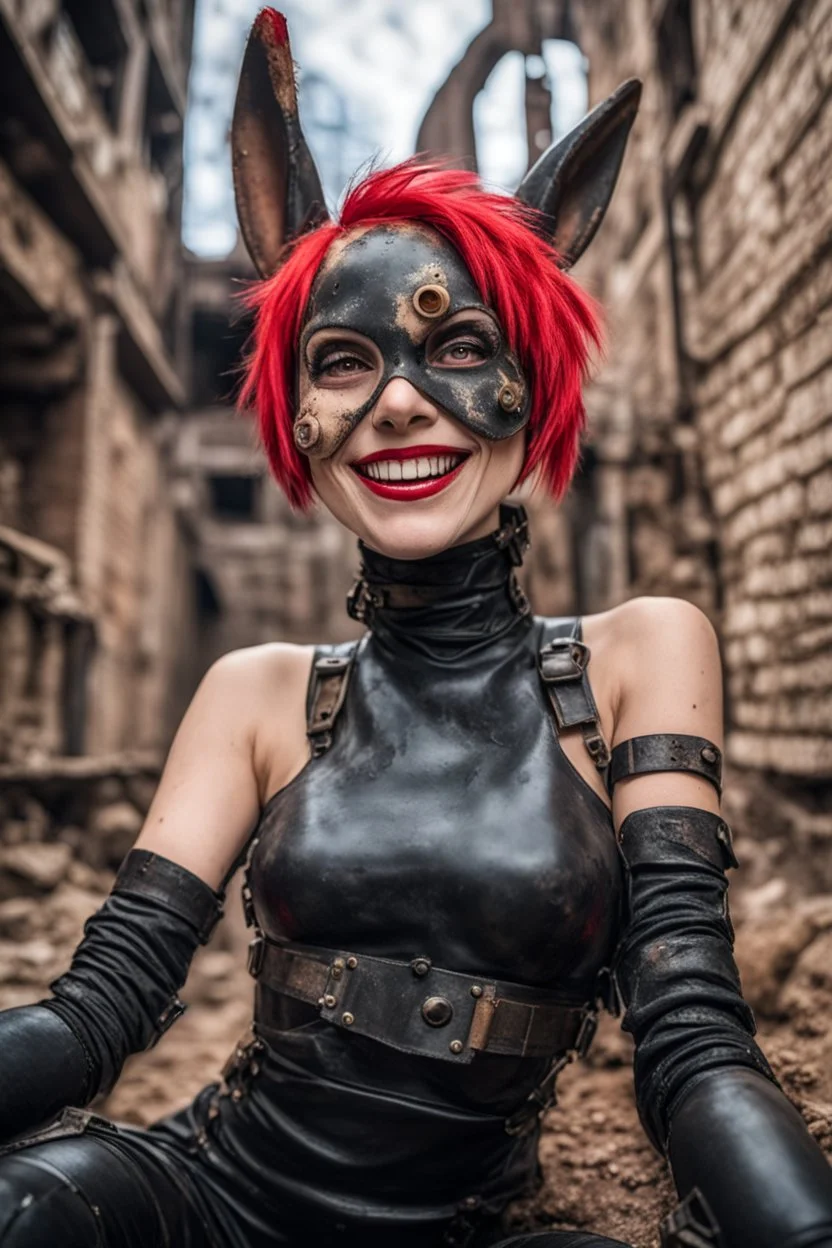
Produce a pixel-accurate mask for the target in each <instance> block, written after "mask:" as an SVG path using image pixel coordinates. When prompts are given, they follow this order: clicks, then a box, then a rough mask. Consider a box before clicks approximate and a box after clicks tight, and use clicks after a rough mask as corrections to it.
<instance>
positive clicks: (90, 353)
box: [0, 0, 194, 771]
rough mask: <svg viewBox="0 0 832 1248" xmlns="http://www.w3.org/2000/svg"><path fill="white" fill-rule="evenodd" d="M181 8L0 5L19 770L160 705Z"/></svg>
mask: <svg viewBox="0 0 832 1248" xmlns="http://www.w3.org/2000/svg"><path fill="white" fill-rule="evenodd" d="M192 18H193V5H192V3H190V2H189V0H178V2H176V3H168V4H165V5H162V4H161V3H152V4H151V3H147V4H139V3H137V2H135V0H128V2H120V3H116V2H115V0H101V3H98V4H95V5H90V4H87V3H85V2H84V0H66V2H65V3H60V2H59V0H40V2H39V3H32V0H3V3H2V4H0V66H1V67H2V74H0V95H1V96H2V99H0V110H1V111H2V122H0V196H2V209H0V268H2V285H0V404H1V405H2V417H1V418H0V526H2V527H0V652H1V653H2V664H3V673H2V682H0V690H2V693H0V698H1V699H2V703H1V704H0V733H2V736H0V764H3V763H4V764H6V765H15V766H17V767H19V768H23V769H24V770H25V769H26V768H27V767H31V768H35V769H37V768H38V767H42V766H43V764H44V760H46V759H50V758H57V759H67V758H73V757H79V756H83V755H93V756H101V755H108V756H112V755H121V754H122V753H123V752H124V751H135V750H137V749H139V750H153V749H154V748H155V747H158V746H159V745H161V744H162V743H163V742H165V741H166V740H167V738H168V735H169V732H170V728H171V724H172V721H173V720H174V718H175V717H176V716H177V715H178V713H179V710H180V707H181V689H180V683H181V680H182V678H183V676H184V669H183V660H184V659H185V657H186V655H187V637H188V634H189V631H190V629H191V619H192V616H193V612H194V594H193V587H192V584H191V581H190V576H189V560H190V555H189V549H188V539H187V536H186V534H185V533H184V531H183V529H182V526H181V525H180V523H179V521H178V519H177V516H176V514H175V511H174V508H173V505H172V503H171V501H170V499H169V497H168V491H167V489H166V488H165V482H164V474H163V465H162V457H161V448H160V444H159V436H158V435H159V427H160V426H159V421H160V416H161V414H163V413H165V412H169V411H171V410H176V409H178V408H181V406H182V404H183V402H184V399H185V392H184V390H183V386H182V382H181V379H180V373H181V364H180V355H181V349H182V344H181V342H180V341H179V340H178V329H179V324H180V321H179V300H180V291H181V274H182V266H181V259H180V255H181V248H180V242H179V227H180V209H181V188H182V125H183V118H184V111H185V99H186V78H187V67H188V62H189V58H190V44H191V26H192ZM185 679H186V683H187V678H185ZM58 770H60V766H58ZM69 770H70V771H71V770H72V767H71V766H70V767H69Z"/></svg>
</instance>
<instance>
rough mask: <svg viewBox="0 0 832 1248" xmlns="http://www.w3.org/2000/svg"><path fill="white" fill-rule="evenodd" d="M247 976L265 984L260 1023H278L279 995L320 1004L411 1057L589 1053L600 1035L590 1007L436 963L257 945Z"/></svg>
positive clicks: (333, 1017) (337, 1019) (329, 1017)
mask: <svg viewBox="0 0 832 1248" xmlns="http://www.w3.org/2000/svg"><path fill="white" fill-rule="evenodd" d="M249 970H250V971H251V973H252V974H253V975H254V976H255V978H256V979H257V981H258V992H257V1003H256V1008H255V1021H256V1022H257V1024H258V1026H259V1027H262V1028H266V1029H268V1028H269V1026H270V1025H276V1022H275V1020H276V1016H277V1003H276V1002H275V1000H274V997H273V995H272V994H273V993H275V992H276V993H281V994H283V995H285V996H288V997H292V998H294V999H295V1000H298V1001H305V1002H307V1004H309V1005H314V1006H316V1007H317V1008H318V1012H319V1014H320V1017H321V1018H323V1019H325V1020H326V1021H327V1022H329V1023H333V1024H334V1025H335V1026H336V1027H343V1028H345V1029H348V1030H350V1031H353V1032H357V1033H358V1034H359V1035H362V1036H369V1037H370V1038H371V1039H373V1040H378V1041H380V1042H381V1043H382V1044H388V1045H390V1046H391V1047H392V1048H394V1049H400V1050H401V1051H402V1052H405V1053H415V1054H419V1055H421V1056H423V1057H434V1058H441V1059H443V1060H444V1061H449V1062H457V1063H461V1064H463V1065H464V1064H467V1063H468V1062H470V1061H471V1060H472V1058H473V1056H474V1054H475V1053H498V1054H502V1055H504V1056H508V1057H550V1058H551V1057H553V1056H554V1055H555V1054H557V1053H565V1052H569V1051H573V1052H575V1053H577V1054H583V1053H585V1052H586V1050H587V1048H588V1047H589V1044H590V1042H591V1040H592V1035H593V1033H594V1030H595V1009H594V1004H593V1002H592V1000H591V997H592V993H591V992H590V993H588V998H590V999H589V1000H588V1001H586V1002H583V1003H579V1002H577V1001H576V1000H575V999H574V997H573V998H568V997H566V996H565V995H564V994H559V993H556V992H547V991H545V990H543V989H539V988H531V987H528V986H526V985H522V984H511V983H506V982H504V981H501V980H494V979H489V978H488V977H485V976H477V975H463V974H460V973H459V972H457V971H446V970H442V969H440V968H439V967H436V966H433V965H432V963H431V961H430V959H429V958H424V957H420V958H414V959H413V960H412V961H411V962H398V961H395V960H393V959H391V958H377V957H369V956H368V955H366V954H355V953H346V952H343V951H339V950H331V949H321V948H318V947H314V948H313V947H301V946H298V945H277V944H274V943H273V942H272V941H269V940H267V939H266V938H265V937H262V936H258V937H257V938H256V939H255V940H253V941H252V943H251V947H250V954H249Z"/></svg>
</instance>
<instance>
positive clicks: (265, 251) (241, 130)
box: [231, 9, 329, 277]
mask: <svg viewBox="0 0 832 1248" xmlns="http://www.w3.org/2000/svg"><path fill="white" fill-rule="evenodd" d="M231 160H232V169H233V172H234V194H235V197H236V200H237V216H238V217H239V221H240V229H241V231H242V234H243V239H244V241H245V244H246V247H247V248H248V251H249V255H250V256H251V258H252V260H253V261H254V266H255V268H256V269H257V272H258V273H259V274H260V276H261V277H269V276H271V274H272V273H274V271H275V269H276V268H277V267H278V265H279V263H280V253H281V250H282V248H283V246H284V244H285V243H287V242H289V241H290V239H292V238H296V237H297V235H299V234H303V233H304V232H305V231H306V230H309V229H313V228H314V227H315V226H317V225H321V224H322V223H323V222H324V221H326V220H327V219H328V216H329V214H328V213H327V210H326V206H325V204H324V195H323V191H322V189H321V180H320V178H319V177H318V171H317V169H316V168H315V162H314V160H313V159H312V154H311V152H310V151H309V148H308V147H307V145H306V140H305V138H304V137H303V132H302V130H301V128H300V122H299V120H298V100H297V92H296V90H295V73H294V67H293V65H292V53H291V49H290V47H289V33H288V31H287V29H286V19H285V17H284V16H283V14H282V13H278V12H277V11H276V10H275V9H262V10H261V11H260V13H259V14H258V15H257V18H256V19H255V22H254V25H253V26H252V28H251V33H250V34H249V37H248V43H247V44H246V50H245V54H244V56H243V67H242V70H241V71H240V81H239V84H238V87H237V99H236V102H235V105H234V117H233V120H232V122H231Z"/></svg>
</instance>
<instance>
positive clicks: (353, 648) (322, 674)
mask: <svg viewBox="0 0 832 1248" xmlns="http://www.w3.org/2000/svg"><path fill="white" fill-rule="evenodd" d="M358 646H359V643H358V642H357V641H352V642H348V643H347V644H346V645H345V646H339V647H338V648H337V649H338V651H340V653H328V654H324V653H322V652H321V651H320V650H316V651H315V657H314V659H313V660H312V673H311V678H310V683H309V698H308V702H307V720H306V735H307V737H308V738H309V744H310V746H311V749H312V757H313V758H320V757H321V755H322V754H325V753H326V752H327V750H328V749H329V747H330V746H331V745H332V730H333V728H334V726H335V721H336V719H337V718H338V715H339V714H340V712H341V709H342V707H343V705H344V701H345V699H346V696H347V688H348V686H349V681H350V675H351V674H352V668H353V664H354V662H355V656H356V653H357V651H358ZM328 649H329V647H328ZM332 649H333V650H334V649H335V647H332Z"/></svg>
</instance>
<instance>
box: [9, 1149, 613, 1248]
mask: <svg viewBox="0 0 832 1248" xmlns="http://www.w3.org/2000/svg"><path fill="white" fill-rule="evenodd" d="M129 1141H130V1137H129V1136H118V1135H115V1134H113V1135H104V1134H101V1135H99V1134H93V1133H89V1132H88V1133H86V1134H85V1135H83V1136H74V1137H71V1138H63V1139H53V1140H49V1141H46V1142H44V1143H40V1144H33V1145H31V1146H29V1147H25V1148H23V1149H22V1150H20V1151H17V1152H13V1153H11V1154H9V1155H7V1156H5V1157H2V1158H0V1244H2V1246H3V1248H55V1245H57V1244H60V1245H61V1248H267V1244H268V1248H277V1246H278V1245H281V1246H283V1248H318V1246H320V1248H330V1245H342V1246H343V1248H354V1246H356V1248H357V1245H358V1244H359V1243H360V1244H361V1245H362V1248H364V1246H365V1245H373V1246H374V1248H375V1246H377V1248H383V1246H384V1245H389V1246H390V1248H399V1245H403V1246H404V1245H408V1246H411V1245H412V1248H441V1244H442V1242H443V1237H442V1234H441V1233H439V1234H437V1233H436V1232H432V1233H431V1234H430V1235H429V1236H428V1237H427V1238H426V1237H425V1235H424V1232H421V1233H416V1235H414V1236H413V1237H411V1235H410V1234H408V1233H406V1232H404V1231H400V1230H399V1229H396V1230H394V1231H391V1230H389V1229H388V1230H387V1231H385V1232H382V1233H381V1234H379V1235H370V1234H368V1233H367V1231H366V1230H364V1231H362V1232H361V1233H360V1234H358V1233H354V1234H353V1235H351V1234H350V1233H349V1232H347V1233H346V1234H344V1233H343V1232H341V1233H339V1231H338V1230H337V1229H336V1228H334V1227H333V1228H332V1230H331V1231H313V1232H312V1233H311V1234H310V1233H309V1231H306V1232H304V1231H301V1232H297V1231H295V1232H291V1233H290V1234H289V1236H284V1235H283V1234H282V1233H281V1232H280V1231H278V1230H275V1233H274V1235H269V1236H268V1240H265V1239H262V1238H260V1237H258V1238H257V1239H256V1240H253V1239H251V1238H249V1237H248V1236H245V1235H243V1234H242V1233H239V1234H234V1233H233V1232H232V1233H231V1235H230V1236H229V1235H227V1234H225V1233H224V1231H223V1230H222V1229H221V1228H218V1227H217V1225H216V1223H215V1222H214V1220H213V1218H212V1215H211V1211H210V1210H209V1209H207V1208H205V1207H203V1206H202V1202H201V1200H200V1194H199V1192H198V1191H197V1190H196V1188H194V1187H193V1185H192V1184H190V1183H189V1182H188V1181H187V1180H185V1181H183V1179H182V1176H181V1175H178V1174H176V1173H175V1172H174V1171H173V1170H172V1169H171V1168H167V1167H166V1168H163V1167H162V1165H157V1164H154V1162H153V1161H151V1160H150V1159H149V1158H148V1157H147V1156H145V1155H144V1154H139V1155H137V1154H136V1153H135V1151H134V1150H131V1148H130V1146H129ZM497 1239H498V1241H499V1248H526V1245H528V1246H529V1248H627V1245H624V1244H621V1242H620V1241H619V1240H613V1239H607V1238H605V1237H604V1236H601V1235H592V1234H586V1233H584V1232H571V1231H554V1232H541V1233H536V1234H529V1235H526V1234H523V1235H519V1236H512V1237H510V1238H508V1239H499V1236H498V1237H497ZM486 1244H488V1245H490V1246H492V1248H498V1244H497V1242H495V1238H494V1232H493V1231H492V1232H491V1233H489V1234H487V1235H484V1236H483V1235H478V1236H476V1237H475V1238H474V1240H473V1241H471V1244H470V1248H480V1246H482V1248H485V1245H486Z"/></svg>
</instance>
